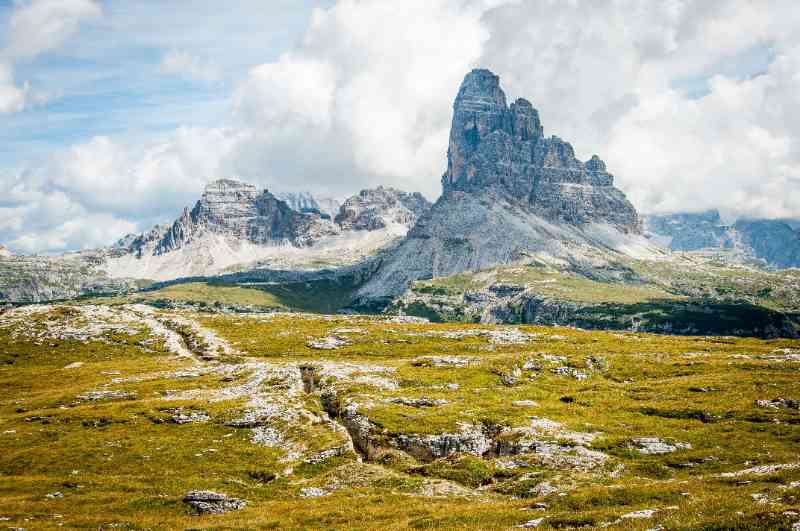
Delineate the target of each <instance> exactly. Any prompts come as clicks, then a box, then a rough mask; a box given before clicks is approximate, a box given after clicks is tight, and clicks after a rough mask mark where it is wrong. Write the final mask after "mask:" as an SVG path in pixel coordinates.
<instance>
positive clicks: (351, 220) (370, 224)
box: [336, 186, 431, 230]
mask: <svg viewBox="0 0 800 531" xmlns="http://www.w3.org/2000/svg"><path fill="white" fill-rule="evenodd" d="M430 207H431V204H430V203H429V202H428V200H427V199H425V197H423V196H422V194H420V193H419V192H414V193H412V194H410V193H406V192H401V191H400V190H396V189H394V188H384V187H383V186H378V187H377V188H373V189H370V190H361V192H359V193H358V194H357V195H354V196H353V197H351V198H349V199H347V200H346V201H345V202H344V203H343V204H342V206H341V207H340V208H339V213H338V214H337V215H336V223H337V224H338V225H339V226H341V228H342V229H343V230H377V229H382V228H384V227H387V226H388V225H391V224H399V225H405V226H409V227H410V226H413V225H414V223H416V221H417V219H418V218H419V217H420V216H422V215H423V214H424V213H425V212H427V211H428V209H429V208H430Z"/></svg>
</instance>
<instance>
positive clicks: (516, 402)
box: [511, 400, 539, 407]
mask: <svg viewBox="0 0 800 531" xmlns="http://www.w3.org/2000/svg"><path fill="white" fill-rule="evenodd" d="M511 405H513V406H516V407H539V403H538V402H535V401H533V400H514V401H513V402H511Z"/></svg>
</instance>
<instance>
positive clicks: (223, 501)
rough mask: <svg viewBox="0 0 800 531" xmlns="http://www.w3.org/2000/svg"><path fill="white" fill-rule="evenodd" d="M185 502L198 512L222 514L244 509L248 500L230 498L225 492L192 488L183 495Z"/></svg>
mask: <svg viewBox="0 0 800 531" xmlns="http://www.w3.org/2000/svg"><path fill="white" fill-rule="evenodd" d="M183 502H184V503H186V504H188V505H190V506H191V507H192V508H193V509H194V510H196V511H197V514H222V513H227V512H230V511H238V510H239V509H243V508H244V507H245V506H246V505H247V502H246V501H245V500H240V499H238V498H229V497H228V496H226V495H225V494H220V493H217V492H212V491H210V490H192V491H189V492H187V493H186V495H185V496H184V497H183Z"/></svg>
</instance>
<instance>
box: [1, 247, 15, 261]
mask: <svg viewBox="0 0 800 531" xmlns="http://www.w3.org/2000/svg"><path fill="white" fill-rule="evenodd" d="M12 256H14V253H12V252H11V250H10V249H9V248H8V247H6V246H5V245H2V244H0V258H11V257H12Z"/></svg>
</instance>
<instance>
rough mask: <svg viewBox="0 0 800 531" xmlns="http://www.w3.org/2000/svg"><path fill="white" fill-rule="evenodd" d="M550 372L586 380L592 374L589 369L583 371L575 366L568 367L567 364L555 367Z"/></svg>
mask: <svg viewBox="0 0 800 531" xmlns="http://www.w3.org/2000/svg"><path fill="white" fill-rule="evenodd" d="M550 372H552V373H553V374H557V375H559V376H571V377H572V378H575V379H576V380H586V379H587V378H589V376H590V374H589V373H588V372H587V371H582V370H580V369H575V368H573V367H567V366H566V365H564V366H561V367H554V368H552V369H550Z"/></svg>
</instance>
